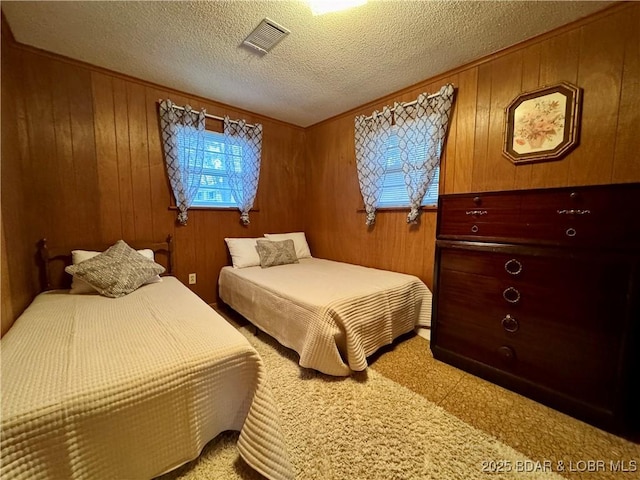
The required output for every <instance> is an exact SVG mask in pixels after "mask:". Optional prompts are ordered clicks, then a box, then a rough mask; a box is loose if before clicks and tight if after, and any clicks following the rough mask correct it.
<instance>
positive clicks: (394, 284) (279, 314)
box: [219, 258, 431, 376]
mask: <svg viewBox="0 0 640 480" xmlns="http://www.w3.org/2000/svg"><path fill="white" fill-rule="evenodd" d="M219 286H220V297H221V298H222V300H224V302H225V303H227V304H228V305H230V306H231V307H232V308H233V309H234V310H236V311H237V312H239V313H241V314H242V315H243V316H245V317H246V318H247V319H248V320H249V321H251V322H252V323H253V324H255V325H256V326H258V327H259V328H260V329H261V330H263V331H265V332H267V333H268V334H270V335H272V336H273V337H274V338H276V339H277V340H278V341H279V342H280V343H281V344H282V345H284V346H286V347H289V348H292V349H293V350H295V351H296V352H298V354H299V355H300V362H299V363H300V365H301V366H303V367H309V368H313V369H316V370H319V371H321V372H323V373H327V374H329V375H338V376H344V375H350V374H351V373H352V372H353V371H360V370H364V369H366V368H367V357H368V356H369V355H371V354H372V353H374V352H375V351H376V350H378V349H379V348H380V347H382V346H383V345H388V344H389V343H391V342H392V341H393V340H394V339H395V338H396V337H398V336H399V335H402V334H403V333H407V332H409V331H411V330H412V329H414V328H415V327H416V326H429V325H430V321H431V292H430V291H429V289H428V288H427V287H426V285H425V284H424V283H423V282H422V281H421V280H420V279H419V278H417V277H415V276H413V275H405V274H402V273H395V272H389V271H385V270H378V269H374V268H367V267H362V266H358V265H351V264H348V263H341V262H334V261H330V260H323V259H319V258H304V259H300V263H297V264H291V265H280V266H277V267H270V268H264V269H263V268H260V267H248V268H240V269H234V268H232V267H224V268H223V269H222V271H221V272H220V277H219Z"/></svg>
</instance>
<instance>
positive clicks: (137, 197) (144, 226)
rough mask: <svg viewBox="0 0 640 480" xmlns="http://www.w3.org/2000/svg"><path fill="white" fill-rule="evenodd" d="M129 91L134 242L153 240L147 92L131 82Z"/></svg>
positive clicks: (128, 87) (128, 111)
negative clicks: (136, 240)
mask: <svg viewBox="0 0 640 480" xmlns="http://www.w3.org/2000/svg"><path fill="white" fill-rule="evenodd" d="M126 90H127V118H128V126H129V128H128V130H129V155H130V159H131V185H132V187H133V190H132V197H133V223H134V226H135V238H137V239H149V240H151V239H153V221H152V216H151V184H150V179H149V145H148V138H147V126H148V122H147V104H146V98H145V91H144V87H143V86H142V85H139V84H137V83H132V82H128V83H127V84H126Z"/></svg>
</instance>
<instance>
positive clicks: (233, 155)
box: [178, 130, 242, 208]
mask: <svg viewBox="0 0 640 480" xmlns="http://www.w3.org/2000/svg"><path fill="white" fill-rule="evenodd" d="M190 138H192V137H190ZM224 140H225V137H224V135H223V134H222V133H218V132H212V131H210V130H206V131H205V133H204V159H203V166H202V177H201V179H200V187H199V188H198V193H197V194H196V196H195V199H194V200H193V203H192V206H193V207H222V208H227V207H238V202H237V201H236V199H235V197H234V195H233V191H232V188H231V184H230V181H229V177H230V174H232V173H233V172H238V173H239V172H241V171H242V147H241V146H239V145H231V144H226V143H225V141H224ZM187 141H189V140H187V138H186V136H185V135H182V134H181V133H180V132H178V145H179V151H180V152H195V149H196V148H197V146H196V145H195V144H193V143H192V144H191V145H185V142H187ZM183 154H184V153H183Z"/></svg>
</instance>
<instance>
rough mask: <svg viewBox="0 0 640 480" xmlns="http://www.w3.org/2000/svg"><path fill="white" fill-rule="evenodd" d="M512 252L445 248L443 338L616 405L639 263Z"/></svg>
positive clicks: (440, 293) (474, 355)
mask: <svg viewBox="0 0 640 480" xmlns="http://www.w3.org/2000/svg"><path fill="white" fill-rule="evenodd" d="M512 250H514V251H511V252H509V253H500V252H492V251H490V250H489V251H483V250H467V249H459V248H442V247H438V250H437V255H438V257H439V258H438V262H439V276H438V283H437V286H436V287H437V288H436V299H435V301H436V302H437V325H436V332H435V342H436V343H437V345H438V346H439V347H440V348H444V349H448V350H451V351H455V352H458V353H461V354H463V355H464V356H465V357H467V358H471V359H473V360H476V361H478V362H481V363H483V364H486V365H488V366H491V367H494V368H497V369H502V370H505V371H508V372H510V373H511V374H513V375H517V376H520V377H522V378H526V379H528V380H530V381H533V382H536V383H537V384H540V385H543V386H545V387H547V388H551V389H553V390H555V391H558V392H563V393H565V394H567V395H571V396H573V397H576V398H580V399H581V401H586V402H588V403H590V404H592V405H596V406H598V408H600V407H602V408H610V407H612V404H611V402H612V398H613V397H611V395H610V388H612V385H613V383H612V382H615V380H616V376H617V368H618V367H617V366H618V360H619V358H618V355H619V351H620V349H621V338H622V335H623V331H624V328H625V315H626V312H625V307H624V305H625V303H626V295H627V292H628V291H629V288H630V285H629V284H630V281H631V280H630V278H631V275H632V271H633V266H631V265H629V263H628V262H627V261H626V259H624V258H622V257H620V258H617V257H612V258H605V259H602V258H601V259H593V258H591V257H589V256H581V257H576V258H571V257H567V258H563V257H555V258H549V257H544V256H539V255H527V254H523V253H519V252H518V250H517V249H512ZM521 250H524V251H527V250H526V249H524V248H521ZM514 260H515V261H516V262H517V263H518V266H517V268H515V267H514V263H513V262H514ZM505 264H507V265H508V266H509V268H510V269H511V272H512V273H509V272H508V271H507V269H505ZM513 272H517V274H514V273H513ZM550 272H553V273H552V274H550ZM513 292H515V295H513V296H511V294H512V293H513ZM585 293H587V294H586V295H585ZM574 298H581V300H580V301H572V299H574Z"/></svg>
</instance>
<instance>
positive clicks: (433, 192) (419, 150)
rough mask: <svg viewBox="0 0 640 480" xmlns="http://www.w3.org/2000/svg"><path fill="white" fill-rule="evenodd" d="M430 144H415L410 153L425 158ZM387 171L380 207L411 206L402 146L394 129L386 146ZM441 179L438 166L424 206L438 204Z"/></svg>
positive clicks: (423, 203) (423, 201) (423, 202)
mask: <svg viewBox="0 0 640 480" xmlns="http://www.w3.org/2000/svg"><path fill="white" fill-rule="evenodd" d="M428 149H429V145H427V144H426V143H425V144H419V145H417V146H415V147H414V148H413V149H412V151H411V152H410V155H415V156H419V158H423V157H424V156H426V155H427V153H428ZM386 158H387V164H386V167H387V169H386V173H385V176H384V182H383V184H382V185H383V186H382V195H381V196H380V204H379V208H385V207H387V208H389V207H409V194H408V193H407V186H406V184H405V181H404V172H403V171H402V161H401V160H400V148H399V147H398V136H397V134H396V133H395V132H394V131H393V130H392V133H391V135H390V136H389V140H388V141H387V148H386ZM439 180H440V167H439V166H438V167H437V168H436V171H435V173H434V179H433V182H432V183H431V185H430V186H429V190H427V193H426V194H425V196H424V199H423V200H422V205H423V206H436V205H437V204H438V186H439V183H440V182H439Z"/></svg>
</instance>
